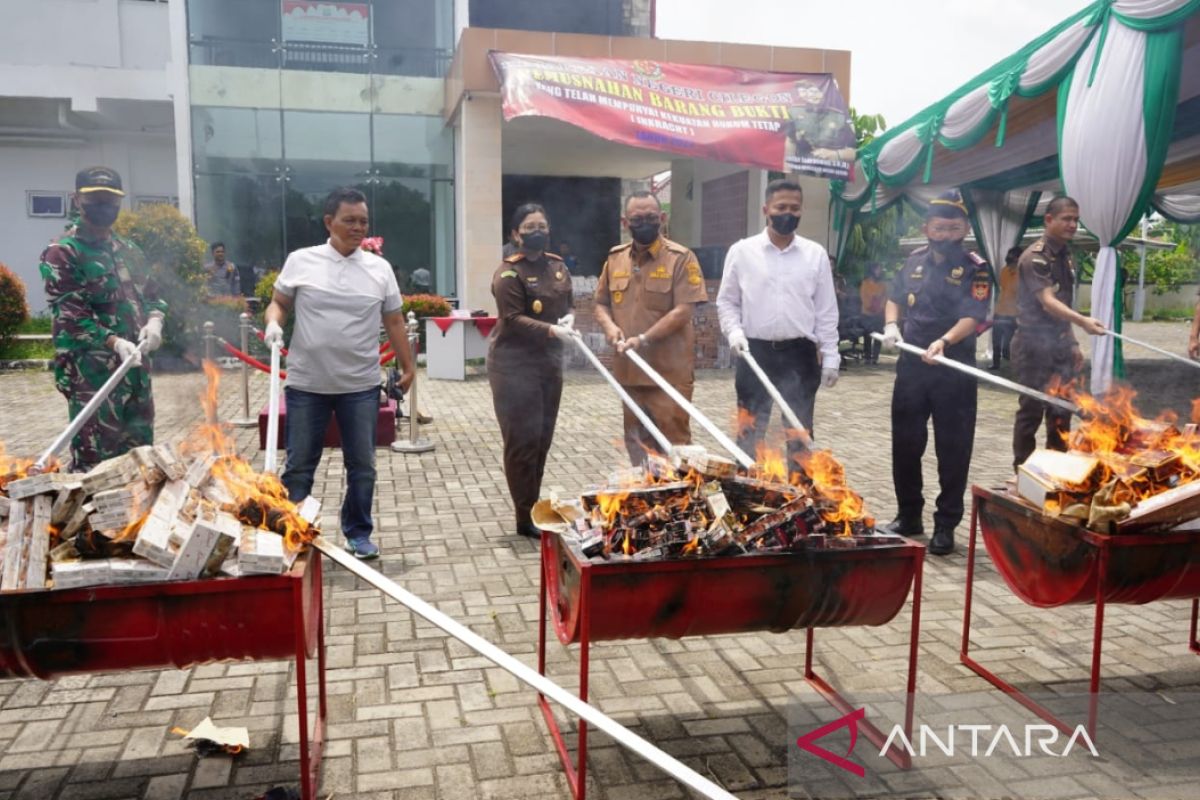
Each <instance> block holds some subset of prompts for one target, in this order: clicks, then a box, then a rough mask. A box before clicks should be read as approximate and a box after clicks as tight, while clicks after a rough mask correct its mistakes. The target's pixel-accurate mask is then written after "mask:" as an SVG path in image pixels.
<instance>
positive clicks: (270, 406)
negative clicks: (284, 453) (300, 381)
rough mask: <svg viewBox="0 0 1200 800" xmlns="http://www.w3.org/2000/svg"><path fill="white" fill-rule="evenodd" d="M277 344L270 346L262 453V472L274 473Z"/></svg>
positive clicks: (277, 401) (277, 445) (277, 416)
mask: <svg viewBox="0 0 1200 800" xmlns="http://www.w3.org/2000/svg"><path fill="white" fill-rule="evenodd" d="M280 383H281V380H280V377H279V343H278V342H275V343H273V344H272V345H271V388H270V389H268V391H269V392H270V394H269V395H268V396H267V446H266V448H265V449H264V452H263V472H270V473H272V474H274V473H275V460H276V458H277V457H278V455H279V384H280Z"/></svg>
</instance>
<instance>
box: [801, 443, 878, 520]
mask: <svg viewBox="0 0 1200 800" xmlns="http://www.w3.org/2000/svg"><path fill="white" fill-rule="evenodd" d="M800 462H801V465H802V467H803V468H804V472H805V474H807V475H808V477H809V479H810V480H812V482H813V488H814V489H816V492H817V495H818V496H819V497H820V498H821V500H822V501H823V502H822V503H821V506H823V507H821V508H819V509H818V510H819V511H820V513H821V517H822V518H823V519H824V520H825V521H827V522H832V523H840V524H841V525H842V534H843V535H846V536H849V535H850V533H851V528H850V523H852V522H857V521H859V520H862V519H864V516H865V515H864V504H863V499H862V497H861V496H860V495H858V494H856V493H855V492H854V491H853V490H851V489H850V487H849V485H848V484H847V483H846V468H845V467H843V466H842V463H841V462H840V461H838V460H837V459H836V458H834V457H833V454H832V453H830V452H829V451H828V450H809V451H807V453H806V454H805V455H804V456H802V457H801V459H800Z"/></svg>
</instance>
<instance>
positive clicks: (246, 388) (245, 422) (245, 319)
mask: <svg viewBox="0 0 1200 800" xmlns="http://www.w3.org/2000/svg"><path fill="white" fill-rule="evenodd" d="M252 320H253V317H251V316H250V314H249V313H247V312H245V311H243V312H242V313H241V314H239V315H238V330H239V332H240V333H241V348H242V352H243V353H245V354H247V355H249V354H250V328H251V321H252ZM231 424H232V425H233V427H235V428H253V427H255V426H257V425H258V420H256V419H254V418H253V417H251V416H250V365H249V364H247V363H246V362H245V361H243V362H242V415H241V416H240V417H238V418H237V419H235V420H233V422H232V423H231Z"/></svg>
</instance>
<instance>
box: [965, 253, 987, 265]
mask: <svg viewBox="0 0 1200 800" xmlns="http://www.w3.org/2000/svg"><path fill="white" fill-rule="evenodd" d="M967 258H969V259H971V262H972V263H974V264H976V265H977V266H983V265H985V264H987V261H985V260H984V258H983V256H981V255H979V253H976V252H975V251H974V250H968V251H967Z"/></svg>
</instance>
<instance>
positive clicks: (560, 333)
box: [550, 325, 578, 339]
mask: <svg viewBox="0 0 1200 800" xmlns="http://www.w3.org/2000/svg"><path fill="white" fill-rule="evenodd" d="M550 335H551V336H553V337H554V338H555V339H570V338H571V337H572V336H577V335H578V334H576V333H575V329H574V328H568V327H567V326H566V325H551V326H550Z"/></svg>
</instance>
